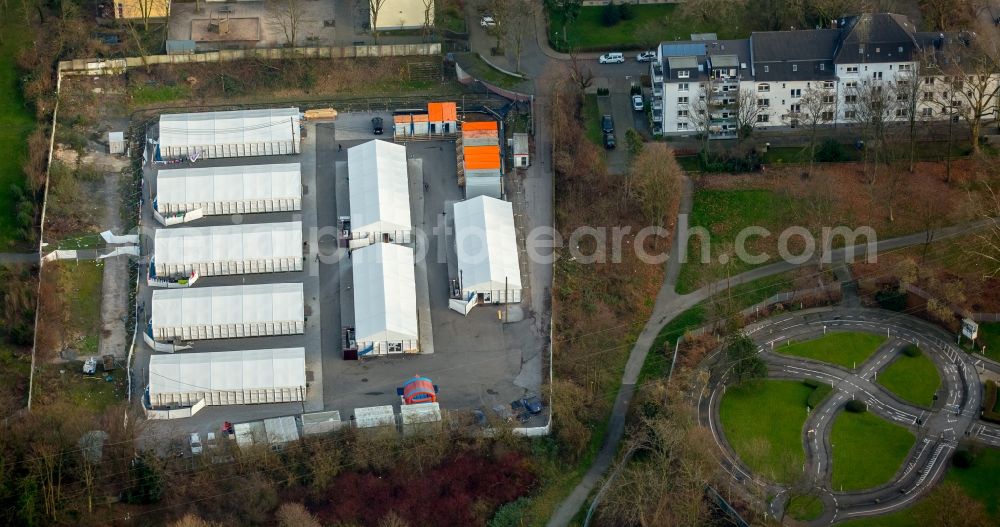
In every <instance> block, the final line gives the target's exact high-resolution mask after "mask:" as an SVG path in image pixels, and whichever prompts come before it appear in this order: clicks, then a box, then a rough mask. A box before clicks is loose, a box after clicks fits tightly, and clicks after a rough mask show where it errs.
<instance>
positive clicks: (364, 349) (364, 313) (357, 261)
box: [352, 243, 420, 355]
mask: <svg viewBox="0 0 1000 527" xmlns="http://www.w3.org/2000/svg"><path fill="white" fill-rule="evenodd" d="M352 261H353V267H354V330H355V331H354V333H355V340H356V341H357V343H358V354H359V355H368V354H369V353H370V354H374V355H386V354H389V353H413V352H416V351H417V350H419V347H420V345H419V342H418V330H417V287H416V280H415V278H414V272H413V249H411V248H410V247H404V246H402V245H395V244H390V243H376V244H374V245H369V246H367V247H363V248H361V249H358V250H356V251H354V253H353V256H352Z"/></svg>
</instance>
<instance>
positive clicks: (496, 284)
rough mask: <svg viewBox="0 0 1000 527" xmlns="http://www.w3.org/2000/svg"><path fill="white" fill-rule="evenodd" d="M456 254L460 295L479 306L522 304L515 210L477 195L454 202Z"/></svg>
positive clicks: (505, 203) (494, 200) (504, 203)
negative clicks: (473, 299)
mask: <svg viewBox="0 0 1000 527" xmlns="http://www.w3.org/2000/svg"><path fill="white" fill-rule="evenodd" d="M455 251H456V256H457V258H458V270H459V281H460V282H461V284H462V296H463V298H464V299H470V298H472V297H473V296H477V297H478V298H477V300H478V301H479V302H482V303H493V304H505V303H507V302H520V301H521V267H520V265H519V259H518V252H517V251H518V249H517V235H516V233H515V230H514V208H513V206H512V205H511V204H510V202H509V201H502V200H499V199H494V198H491V197H488V196H479V197H476V198H473V199H470V200H465V201H460V202H458V203H455Z"/></svg>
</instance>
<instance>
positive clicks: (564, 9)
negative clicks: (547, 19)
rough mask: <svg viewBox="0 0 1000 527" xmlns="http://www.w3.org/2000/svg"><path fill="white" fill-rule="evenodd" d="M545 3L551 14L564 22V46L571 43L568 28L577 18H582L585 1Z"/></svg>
mask: <svg viewBox="0 0 1000 527" xmlns="http://www.w3.org/2000/svg"><path fill="white" fill-rule="evenodd" d="M544 2H545V7H547V8H548V10H549V12H550V13H552V14H554V15H556V16H558V17H559V19H560V20H561V21H562V38H563V44H567V43H569V35H567V31H568V30H567V29H566V28H567V27H568V26H569V25H570V24H572V23H573V21H574V20H576V17H578V16H580V8H581V7H582V6H583V0H544Z"/></svg>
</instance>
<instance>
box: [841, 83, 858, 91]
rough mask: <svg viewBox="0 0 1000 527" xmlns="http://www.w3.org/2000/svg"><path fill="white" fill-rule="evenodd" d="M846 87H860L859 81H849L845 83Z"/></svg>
mask: <svg viewBox="0 0 1000 527" xmlns="http://www.w3.org/2000/svg"><path fill="white" fill-rule="evenodd" d="M844 87H845V88H847V89H854V88H857V87H858V81H849V82H845V83H844Z"/></svg>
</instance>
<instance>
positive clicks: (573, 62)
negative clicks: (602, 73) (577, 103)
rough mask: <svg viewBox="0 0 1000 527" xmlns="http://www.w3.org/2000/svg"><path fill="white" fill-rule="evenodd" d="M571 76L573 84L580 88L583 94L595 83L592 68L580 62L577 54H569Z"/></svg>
mask: <svg viewBox="0 0 1000 527" xmlns="http://www.w3.org/2000/svg"><path fill="white" fill-rule="evenodd" d="M569 76H570V78H571V79H573V83H574V84H576V85H577V86H579V87H580V91H581V92H582V91H584V90H586V89H587V88H589V87H590V85H591V84H593V83H594V71H593V70H591V69H590V66H587V65H585V64H583V63H582V62H580V60H579V59H578V58H577V56H576V53H570V54H569Z"/></svg>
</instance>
